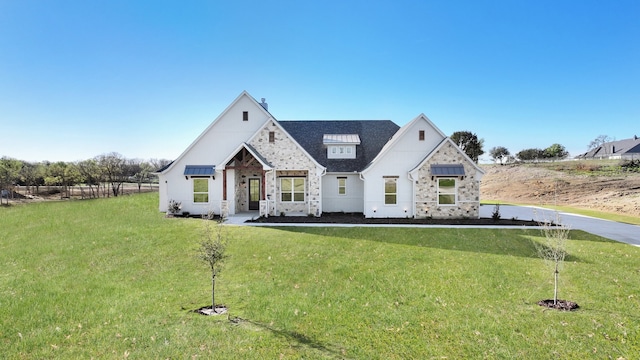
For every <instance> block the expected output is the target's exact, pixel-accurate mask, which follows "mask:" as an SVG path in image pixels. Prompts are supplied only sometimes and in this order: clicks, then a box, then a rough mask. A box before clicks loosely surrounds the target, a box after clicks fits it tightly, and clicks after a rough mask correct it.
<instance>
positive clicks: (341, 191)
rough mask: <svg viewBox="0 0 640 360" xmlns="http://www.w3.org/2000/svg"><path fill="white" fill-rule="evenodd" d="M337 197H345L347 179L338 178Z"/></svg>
mask: <svg viewBox="0 0 640 360" xmlns="http://www.w3.org/2000/svg"><path fill="white" fill-rule="evenodd" d="M338 195H347V178H346V177H339V178H338Z"/></svg>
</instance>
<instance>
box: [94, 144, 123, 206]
mask: <svg viewBox="0 0 640 360" xmlns="http://www.w3.org/2000/svg"><path fill="white" fill-rule="evenodd" d="M97 160H98V164H99V165H100V168H101V170H102V172H103V174H104V176H105V181H106V182H107V183H109V185H110V186H111V191H112V192H113V196H118V195H119V194H120V188H121V187H122V183H123V182H124V181H125V179H126V160H125V158H124V157H123V156H122V155H120V154H118V153H116V152H112V153H109V154H103V155H100V156H98V157H97Z"/></svg>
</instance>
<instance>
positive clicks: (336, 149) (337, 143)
mask: <svg viewBox="0 0 640 360" xmlns="http://www.w3.org/2000/svg"><path fill="white" fill-rule="evenodd" d="M322 143H323V144H324V145H325V146H326V147H327V158H328V159H355V158H356V145H360V136H358V134H324V136H323V137H322Z"/></svg>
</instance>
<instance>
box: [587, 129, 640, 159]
mask: <svg viewBox="0 0 640 360" xmlns="http://www.w3.org/2000/svg"><path fill="white" fill-rule="evenodd" d="M575 158H576V159H580V160H593V159H614V160H615V159H617V160H637V159H640V138H638V136H636V135H634V136H633V137H632V138H630V139H624V140H618V141H611V142H607V143H604V144H602V145H600V146H598V147H596V148H594V149H591V150H589V151H588V152H586V153H584V154H580V155H578V156H576V157H575Z"/></svg>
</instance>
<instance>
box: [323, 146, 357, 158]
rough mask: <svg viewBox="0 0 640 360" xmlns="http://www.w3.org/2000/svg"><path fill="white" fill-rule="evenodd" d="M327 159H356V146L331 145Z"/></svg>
mask: <svg viewBox="0 0 640 360" xmlns="http://www.w3.org/2000/svg"><path fill="white" fill-rule="evenodd" d="M327 157H328V158H329V159H355V158H356V146H355V145H329V146H328V147H327Z"/></svg>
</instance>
